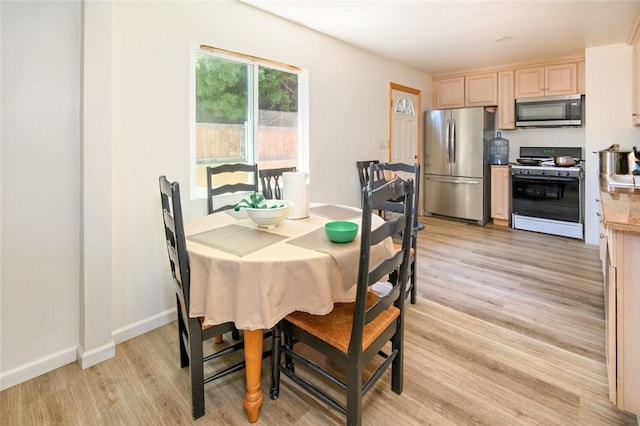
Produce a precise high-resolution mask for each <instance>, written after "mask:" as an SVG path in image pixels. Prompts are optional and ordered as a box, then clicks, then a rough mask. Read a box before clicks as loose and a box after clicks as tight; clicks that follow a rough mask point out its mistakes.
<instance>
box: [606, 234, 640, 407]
mask: <svg viewBox="0 0 640 426" xmlns="http://www.w3.org/2000/svg"><path fill="white" fill-rule="evenodd" d="M606 240H607V246H606V250H607V252H606V257H605V260H606V266H607V267H606V274H605V289H604V290H605V327H606V355H607V373H608V378H609V397H610V399H611V402H613V404H615V405H616V406H617V407H618V408H620V409H622V410H625V411H629V412H631V413H634V414H640V362H638V359H639V357H640V309H638V307H639V306H640V282H639V280H638V277H640V262H638V261H637V254H638V253H640V233H634V232H621V231H612V230H607V231H606Z"/></svg>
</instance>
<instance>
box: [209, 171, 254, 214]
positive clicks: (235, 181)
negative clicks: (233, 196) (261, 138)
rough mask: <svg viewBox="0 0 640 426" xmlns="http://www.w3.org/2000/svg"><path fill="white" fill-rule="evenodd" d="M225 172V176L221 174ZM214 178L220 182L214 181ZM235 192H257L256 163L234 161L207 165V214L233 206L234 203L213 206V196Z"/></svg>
mask: <svg viewBox="0 0 640 426" xmlns="http://www.w3.org/2000/svg"><path fill="white" fill-rule="evenodd" d="M225 173H226V174H227V175H226V176H221V175H222V174H225ZM216 179H218V180H219V182H220V183H217V182H215V180H216ZM227 181H229V182H227ZM235 192H250V193H254V192H258V165H257V164H242V163H235V164H223V165H221V166H217V167H210V166H208V167H207V207H208V209H209V214H211V213H215V212H219V211H222V210H229V209H232V208H233V207H235V204H226V205H224V206H221V207H217V208H214V206H213V199H214V197H217V196H220V195H223V194H229V193H235Z"/></svg>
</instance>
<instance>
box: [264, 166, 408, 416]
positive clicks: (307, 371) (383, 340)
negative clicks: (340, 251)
mask: <svg viewBox="0 0 640 426" xmlns="http://www.w3.org/2000/svg"><path fill="white" fill-rule="evenodd" d="M374 167H375V164H371V168H370V171H371V172H376V171H377V169H374ZM397 198H402V199H403V200H404V202H405V205H406V206H407V208H406V209H405V211H404V212H403V213H402V214H401V215H399V216H397V217H396V218H395V219H393V220H390V221H388V222H384V223H383V224H382V225H381V226H379V227H378V228H376V229H375V230H372V227H371V222H372V218H371V216H372V209H373V206H375V205H376V204H378V203H381V202H383V201H384V200H388V199H397ZM412 199H413V183H412V182H411V180H408V181H405V180H401V179H396V180H393V181H390V182H388V183H386V184H384V185H383V186H380V187H379V188H376V189H371V186H368V187H367V189H366V190H365V195H364V206H363V210H362V225H361V239H360V260H359V264H358V280H357V289H356V299H355V302H351V303H336V304H335V305H334V307H333V310H332V311H331V312H330V313H328V314H326V315H312V314H309V313H306V312H294V313H292V314H289V315H287V316H286V317H285V318H284V319H283V320H282V321H280V322H279V323H278V324H277V325H276V327H275V328H274V333H273V344H272V348H273V357H272V362H273V363H272V383H271V389H270V396H271V398H272V399H277V398H278V396H279V394H280V374H281V373H282V374H284V375H285V376H287V377H288V378H289V379H291V381H292V382H293V383H294V384H296V385H298V386H300V387H301V388H302V389H304V390H305V391H307V392H308V393H309V394H311V395H312V396H314V397H316V398H318V399H319V400H321V401H322V402H324V403H326V404H327V405H329V406H330V407H332V408H335V409H337V410H338V411H340V412H342V413H343V414H345V415H346V417H347V424H348V425H360V423H361V420H362V398H363V395H364V394H365V393H366V392H367V391H369V390H370V389H372V387H373V385H374V384H375V383H376V382H377V380H378V379H380V377H382V375H383V373H384V372H385V371H386V369H387V368H388V367H390V366H391V389H392V391H393V392H395V393H397V394H400V393H401V392H402V386H403V377H402V376H403V364H402V363H403V340H404V339H403V332H404V331H403V330H404V325H403V318H404V306H405V303H404V302H405V297H404V292H405V286H406V282H407V279H406V278H407V277H406V276H407V270H408V263H409V250H410V248H411V228H412V221H413V218H412V215H413V209H412V208H411V206H412ZM398 233H402V234H403V235H404V237H403V241H402V245H401V247H400V250H398V251H397V252H396V253H395V254H394V255H392V256H391V257H389V258H387V259H384V261H382V262H381V263H379V264H378V265H377V266H373V267H371V266H370V264H369V259H370V253H371V247H372V246H373V245H375V244H378V243H379V242H381V241H383V240H384V239H386V238H389V237H392V236H395V235H397V234H398ZM387 274H389V276H390V281H391V289H390V291H389V292H388V293H387V294H386V295H384V296H380V297H379V296H377V295H376V294H375V293H373V292H372V291H371V289H370V287H371V286H372V285H374V284H375V283H376V282H378V281H379V280H380V279H381V278H382V277H383V276H386V275H387ZM388 342H391V345H390V347H387V346H386V345H387V343H388ZM299 343H303V345H300V346H302V348H299V346H298V344H299ZM298 349H302V350H298ZM313 352H317V353H319V354H320V355H321V356H323V357H325V358H327V359H328V360H329V361H328V362H329V363H330V364H331V367H332V368H331V371H329V369H328V368H324V367H323V366H321V365H319V364H318V363H317V361H314V359H317V357H314V355H316V354H314V353H313ZM283 353H284V363H283V362H282V359H281V358H282V354H283ZM374 358H377V359H379V362H377V363H375V365H374V369H373V372H372V373H371V374H366V377H363V375H364V371H365V370H364V368H365V366H367V365H368V364H369V363H370V361H372V360H373V359H374ZM338 366H339V367H340V368H334V367H338ZM301 371H302V373H303V374H302V375H300V372H301ZM312 377H314V378H316V379H317V380H312ZM363 379H366V381H365V382H364V385H363ZM323 380H324V381H325V382H323ZM322 383H324V384H325V385H324V386H323V385H322ZM336 386H337V387H338V388H339V389H341V390H342V397H341V398H336V397H333V396H331V394H332V393H333V392H331V391H329V390H328V389H327V387H330V388H332V389H333V390H335V389H334V388H335V387H336ZM338 399H340V401H338Z"/></svg>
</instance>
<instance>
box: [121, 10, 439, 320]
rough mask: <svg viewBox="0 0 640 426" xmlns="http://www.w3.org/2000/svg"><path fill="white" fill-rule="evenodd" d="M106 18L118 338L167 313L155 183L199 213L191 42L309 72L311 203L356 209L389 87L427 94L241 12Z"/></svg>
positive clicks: (343, 51) (418, 82)
mask: <svg viewBox="0 0 640 426" xmlns="http://www.w3.org/2000/svg"><path fill="white" fill-rule="evenodd" d="M113 12H114V13H113V23H114V24H113V144H112V149H113V256H114V258H113V262H114V264H113V272H114V277H113V328H114V329H115V330H119V329H122V328H123V327H127V325H129V324H133V323H136V322H138V321H143V320H145V319H146V318H149V317H151V316H153V315H157V314H158V313H161V312H164V311H165V310H167V309H170V308H172V307H173V304H174V299H173V296H172V288H171V286H170V284H169V279H170V274H169V272H168V267H167V266H166V264H167V260H166V248H165V247H163V236H162V234H161V232H162V224H161V216H160V212H159V197H158V183H157V179H158V176H159V175H161V174H166V175H167V176H168V177H169V179H172V180H178V181H180V182H181V184H182V187H183V197H184V199H183V202H185V203H187V204H186V206H185V215H186V216H187V217H196V216H198V215H202V214H205V212H206V206H205V203H204V202H203V201H196V202H193V203H188V198H189V176H190V175H189V165H190V159H189V125H190V120H191V117H190V116H189V84H190V81H189V67H190V64H189V45H190V44H191V43H196V44H207V45H210V46H215V47H219V48H223V49H227V50H232V51H237V52H241V53H245V54H249V55H255V56H259V57H263V58H269V59H273V60H276V61H280V62H284V63H288V64H293V65H296V66H299V67H302V68H305V69H307V70H309V79H310V84H309V92H310V93H309V99H310V106H309V108H310V170H309V172H310V177H311V188H310V193H311V199H312V201H328V202H335V203H344V204H351V205H358V204H359V202H360V201H359V200H360V198H359V194H360V192H359V184H358V179H357V175H356V168H355V162H356V160H358V159H362V158H371V157H374V158H382V159H386V156H387V153H386V150H385V151H384V152H380V149H379V142H380V140H381V139H387V138H388V116H387V103H388V97H389V93H388V92H389V82H391V81H393V82H396V83H399V84H403V85H406V86H410V87H415V88H418V89H421V90H423V92H426V93H427V94H430V91H427V89H428V88H429V87H430V83H431V81H430V78H429V77H428V76H427V75H426V74H424V73H420V72H417V71H415V70H411V69H408V68H407V67H403V66H399V65H395V64H394V63H391V62H390V61H387V60H384V59H381V58H378V57H375V56H373V55H371V54H368V53H364V52H362V51H359V50H357V49H354V48H352V47H350V46H348V45H345V44H343V43H340V42H337V41H336V40H333V39H330V38H327V37H324V36H321V35H319V34H318V33H315V32H312V31H308V30H305V29H303V28H301V27H299V26H296V25H293V24H291V23H288V22H286V21H283V20H281V19H279V18H276V17H273V16H271V15H268V14H265V13H263V12H260V11H258V10H256V9H253V8H251V7H248V6H245V5H243V4H240V3H237V2H228V1H222V2H189V3H181V4H180V7H179V8H178V7H176V4H175V3H170V2H169V3H164V2H139V3H138V2H118V3H115V4H114V6H113ZM293 40H295V43H294V42H292V41H293ZM423 105H424V103H423Z"/></svg>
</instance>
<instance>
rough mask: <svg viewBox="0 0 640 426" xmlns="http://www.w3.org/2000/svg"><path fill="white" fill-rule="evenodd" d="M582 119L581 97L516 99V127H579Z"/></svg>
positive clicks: (582, 103) (582, 101)
mask: <svg viewBox="0 0 640 426" xmlns="http://www.w3.org/2000/svg"><path fill="white" fill-rule="evenodd" d="M583 118H584V96H582V95H560V96H540V97H534V98H520V99H516V127H565V126H573V127H580V126H582V123H583Z"/></svg>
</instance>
